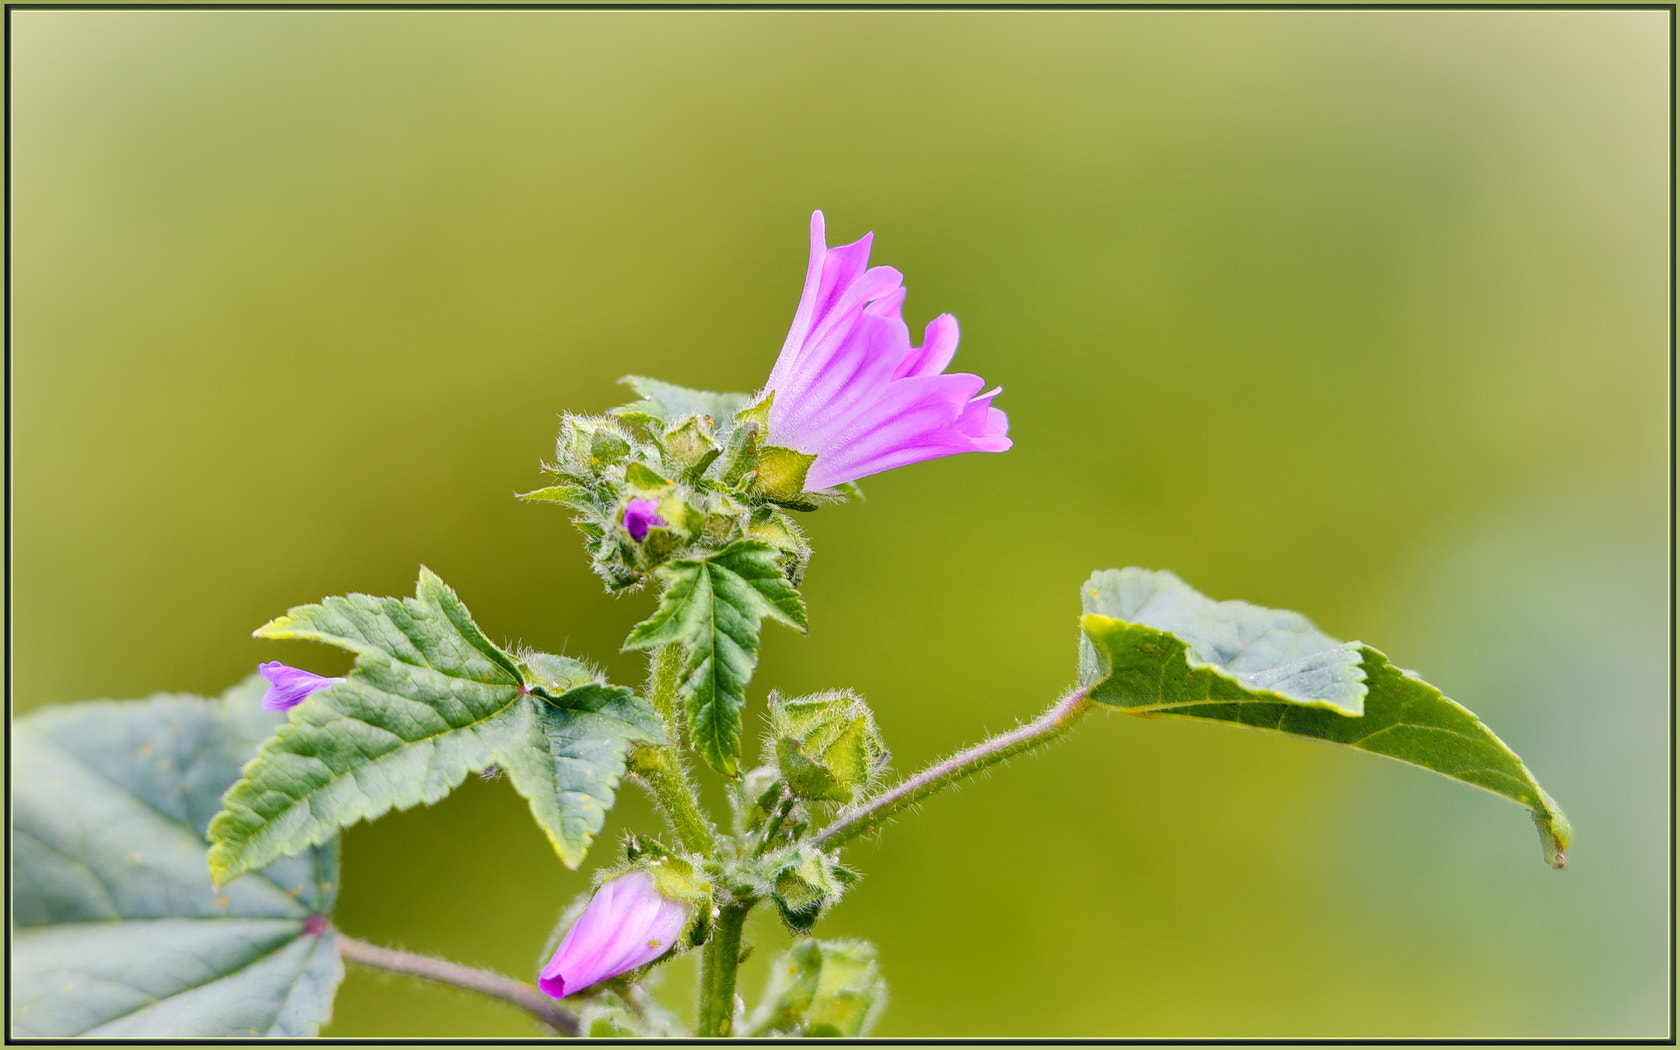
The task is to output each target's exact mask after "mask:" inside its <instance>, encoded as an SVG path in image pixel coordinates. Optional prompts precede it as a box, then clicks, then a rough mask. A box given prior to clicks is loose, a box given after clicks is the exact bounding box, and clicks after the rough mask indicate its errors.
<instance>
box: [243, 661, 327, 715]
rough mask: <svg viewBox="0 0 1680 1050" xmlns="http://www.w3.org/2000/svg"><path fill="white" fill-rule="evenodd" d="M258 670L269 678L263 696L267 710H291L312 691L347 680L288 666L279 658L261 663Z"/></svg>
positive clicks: (264, 706)
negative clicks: (266, 689) (324, 676)
mask: <svg viewBox="0 0 1680 1050" xmlns="http://www.w3.org/2000/svg"><path fill="white" fill-rule="evenodd" d="M257 670H259V671H261V672H262V676H263V677H264V678H266V679H268V692H266V693H264V694H263V698H262V705H263V710H265V711H289V710H291V709H292V708H294V707H296V706H297V705H299V704H301V703H303V702H304V701H305V700H307V699H308V698H309V695H310V694H311V693H318V692H320V691H321V690H323V689H326V688H328V687H329V686H335V685H337V684H338V683H340V682H342V681H344V680H345V679H343V678H322V677H321V676H320V675H318V674H310V673H309V672H308V671H300V670H298V669H297V668H295V667H287V666H286V665H285V664H283V663H281V662H279V661H278V660H275V661H272V662H270V663H266V664H259V665H258V667H257Z"/></svg>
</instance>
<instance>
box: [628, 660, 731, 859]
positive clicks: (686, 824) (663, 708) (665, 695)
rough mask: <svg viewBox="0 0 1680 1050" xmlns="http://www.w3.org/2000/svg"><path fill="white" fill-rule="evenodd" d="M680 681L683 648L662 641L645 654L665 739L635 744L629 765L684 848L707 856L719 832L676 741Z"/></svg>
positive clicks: (651, 697) (713, 851)
mask: <svg viewBox="0 0 1680 1050" xmlns="http://www.w3.org/2000/svg"><path fill="white" fill-rule="evenodd" d="M681 680H682V649H681V648H680V647H679V646H675V645H662V646H660V647H659V648H657V649H655V650H654V651H653V652H652V653H651V654H650V655H649V657H648V694H649V696H648V698H649V700H650V701H651V702H652V703H653V708H654V710H655V711H658V712H659V721H660V723H661V724H663V725H664V727H665V739H666V743H664V744H661V745H660V746H658V747H643V748H638V749H637V750H636V752H635V754H633V755H632V756H631V764H632V768H633V769H634V770H635V771H636V772H637V773H638V774H639V775H640V776H641V778H642V779H643V780H645V781H646V782H647V784H648V787H649V788H651V789H652V790H653V797H654V800H655V801H657V802H658V803H659V808H660V809H662V810H664V811H665V816H666V817H667V818H668V819H669V820H670V821H671V827H672V828H673V829H675V830H676V833H677V837H678V838H679V839H681V840H682V844H683V848H684V849H686V850H688V851H689V852H691V853H699V854H701V855H702V856H706V857H710V856H713V855H714V854H716V853H717V832H716V831H715V830H713V828H712V822H711V821H709V820H707V819H706V815H705V814H704V813H702V812H701V811H700V798H699V795H698V793H697V792H696V791H695V789H694V783H693V781H691V780H690V779H689V777H688V770H687V769H685V768H684V767H683V763H682V756H681V753H680V752H678V750H677V741H679V740H681V739H682V722H681V720H680V719H678V717H677V685H678V683H679V682H680V681H681Z"/></svg>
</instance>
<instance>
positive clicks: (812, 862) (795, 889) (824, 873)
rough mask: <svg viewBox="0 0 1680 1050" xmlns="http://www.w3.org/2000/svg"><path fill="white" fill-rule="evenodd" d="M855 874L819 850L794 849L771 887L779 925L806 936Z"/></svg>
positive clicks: (788, 854)
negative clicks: (779, 919) (781, 924)
mask: <svg viewBox="0 0 1680 1050" xmlns="http://www.w3.org/2000/svg"><path fill="white" fill-rule="evenodd" d="M855 881H857V873H856V872H854V871H852V870H851V869H850V868H847V867H845V866H844V865H842V864H840V863H839V862H838V861H836V860H835V859H834V858H833V857H831V856H829V855H828V854H826V853H823V852H821V851H820V850H815V849H809V848H806V847H803V846H795V847H794V848H793V849H791V850H789V851H788V853H787V854H786V856H785V857H784V859H783V862H782V864H781V867H780V868H779V869H778V870H777V871H776V874H775V876H774V879H773V881H772V883H771V889H770V899H771V900H772V901H774V902H775V904H776V910H777V911H778V912H780V913H781V916H782V923H783V924H784V925H786V926H787V928H788V929H789V930H792V931H793V932H794V933H809V932H811V927H812V926H815V925H816V923H817V920H818V919H819V918H821V917H822V913H823V912H825V911H827V910H828V909H829V907H830V906H832V905H833V904H834V903H835V902H836V901H838V900H839V899H840V895H841V894H842V893H844V892H845V890H846V887H847V886H849V885H851V884H852V883H853V882H855Z"/></svg>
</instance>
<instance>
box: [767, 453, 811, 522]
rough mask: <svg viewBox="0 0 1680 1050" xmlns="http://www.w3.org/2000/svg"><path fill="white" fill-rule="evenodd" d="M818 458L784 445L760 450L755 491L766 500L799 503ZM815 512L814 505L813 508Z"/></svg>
mask: <svg viewBox="0 0 1680 1050" xmlns="http://www.w3.org/2000/svg"><path fill="white" fill-rule="evenodd" d="M816 461H817V457H816V456H813V455H811V454H809V453H806V452H800V451H799V450H797V449H791V448H783V447H782V446H781V445H764V446H762V447H760V448H759V450H758V466H757V468H756V475H755V477H754V479H753V490H754V491H755V492H756V493H757V494H758V495H760V496H762V497H764V498H765V499H770V500H776V501H779V502H799V495H800V493H802V492H804V491H805V476H806V475H807V474H809V473H810V471H811V464H813V463H815V462H816ZM811 506H812V508H813V509H815V506H816V505H815V504H812V505H811Z"/></svg>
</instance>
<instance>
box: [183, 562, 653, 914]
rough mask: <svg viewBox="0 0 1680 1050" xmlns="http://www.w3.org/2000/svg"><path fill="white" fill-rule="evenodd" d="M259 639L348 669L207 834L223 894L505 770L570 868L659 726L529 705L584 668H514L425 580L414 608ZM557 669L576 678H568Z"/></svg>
mask: <svg viewBox="0 0 1680 1050" xmlns="http://www.w3.org/2000/svg"><path fill="white" fill-rule="evenodd" d="M256 633H257V636H258V637H262V638H306V639H312V640H315V641H322V642H327V643H329V644H332V645H337V646H339V647H341V648H344V649H348V650H350V651H351V652H353V653H355V654H356V664H355V667H354V668H353V669H352V670H351V672H350V674H349V677H348V680H347V681H345V682H342V683H340V684H338V685H335V686H333V687H331V688H330V689H326V690H323V691H321V692H319V693H316V694H314V695H313V696H311V697H310V698H309V699H308V700H306V701H304V702H303V703H302V704H300V705H298V706H297V707H296V708H294V709H293V710H292V712H291V718H290V721H289V722H287V723H286V724H284V725H282V726H281V727H280V729H279V731H278V732H277V733H276V734H275V735H274V736H272V737H270V738H269V740H268V741H267V742H266V743H265V744H263V746H262V750H261V751H260V752H259V753H258V755H257V757H256V758H255V759H254V760H253V761H252V762H251V764H250V765H248V766H246V768H245V777H244V779H242V780H240V781H239V783H237V784H235V785H234V787H233V788H232V790H230V791H229V792H228V793H227V796H226V797H225V798H224V799H223V810H222V812H221V813H220V814H218V815H217V816H216V818H215V820H213V821H212V822H211V824H210V838H211V841H212V842H213V843H214V845H213V846H212V848H211V850H210V871H211V875H212V877H213V878H214V879H215V881H216V883H217V884H218V885H222V884H225V883H227V882H228V881H230V880H232V879H234V878H237V877H238V876H239V875H240V874H242V873H243V872H245V871H248V870H250V869H252V868H255V867H260V866H261V865H263V864H267V863H268V862H269V861H271V860H273V859H274V858H276V857H280V856H283V855H285V854H289V853H295V852H297V851H299V850H302V849H304V848H305V847H307V846H310V845H313V844H315V843H318V842H323V841H325V840H326V839H328V838H330V837H331V836H332V835H334V834H335V833H336V832H337V830H338V829H339V828H342V827H346V826H348V825H350V824H353V823H355V822H357V821H359V820H371V819H373V818H375V817H378V816H381V815H383V814H384V813H386V812H388V811H389V810H391V809H392V808H396V809H407V808H409V807H411V806H415V805H430V804H431V803H434V802H437V801H438V800H439V799H441V798H443V797H444V796H445V795H447V794H449V792H451V791H453V790H454V789H455V788H456V787H457V786H459V785H460V784H461V782H462V781H463V780H465V779H466V777H467V775H468V774H469V773H476V772H480V771H482V770H484V769H486V768H488V767H489V766H492V765H498V766H501V767H503V768H505V769H507V770H508V771H509V773H510V778H509V779H510V780H511V781H512V783H513V786H514V788H515V790H517V791H519V792H520V793H521V794H522V795H524V796H525V797H526V799H527V800H528V801H529V802H530V804H531V813H532V815H533V816H534V817H535V818H536V819H537V823H538V824H539V825H541V826H542V829H543V831H544V833H545V834H547V835H548V838H549V841H550V842H551V843H553V845H554V848H555V850H556V852H558V853H559V854H560V858H561V860H562V861H564V862H565V864H566V865H567V866H568V867H572V868H576V867H577V866H578V865H579V864H580V863H582V861H583V857H584V854H585V852H586V851H587V849H588V846H589V843H590V842H591V840H592V838H593V836H594V833H595V832H597V831H599V830H600V828H601V826H602V821H603V820H604V816H605V811H606V810H607V809H608V808H610V807H611V806H612V803H613V793H614V790H615V789H616V787H617V784H618V780H619V778H620V776H621V775H622V774H623V771H624V761H625V754H626V752H627V750H628V748H629V746H630V744H631V743H632V742H633V741H635V740H638V739H649V737H648V736H647V733H646V731H645V730H646V727H648V726H650V725H656V722H655V721H654V716H653V715H652V712H651V710H649V709H647V705H646V703H645V702H643V701H641V700H639V699H636V698H634V697H631V696H629V695H628V694H624V695H621V696H617V697H616V698H615V700H614V702H613V703H611V704H605V703H604V704H602V705H598V706H597V707H595V708H593V709H592V708H590V706H589V705H587V704H573V705H571V706H570V707H567V708H565V709H561V708H559V707H555V706H554V704H553V703H552V702H550V701H548V700H541V699H538V698H536V697H535V696H533V695H531V693H532V691H533V690H536V689H541V690H543V691H544V692H545V693H550V694H553V695H555V696H560V695H563V694H565V692H566V690H569V689H572V688H574V687H575V686H576V685H577V684H578V679H579V677H580V676H582V675H583V674H584V673H585V672H587V668H583V665H581V664H577V662H576V661H567V660H565V659H564V658H561V657H545V658H541V659H538V658H536V657H532V658H531V660H530V663H521V662H520V661H517V660H515V659H514V658H513V657H512V656H510V655H509V654H508V653H506V652H504V651H503V650H501V649H500V648H498V647H497V646H496V645H495V644H494V643H492V642H491V641H490V640H489V639H488V638H486V637H485V636H484V632H482V631H480V630H479V629H478V626H477V625H476V624H474V623H473V620H472V616H471V614H470V613H468V612H467V609H466V606H464V605H462V604H461V601H460V599H459V598H457V597H456V596H455V592H454V591H452V590H450V589H449V587H448V586H446V585H445V584H444V583H443V581H442V580H440V579H438V578H437V577H436V576H435V575H433V574H432V573H431V572H429V571H428V570H426V569H421V571H420V583H419V586H418V588H417V590H416V596H415V597H414V598H403V599H398V598H375V597H370V596H368V595H365V594H352V595H350V596H349V597H343V598H328V599H326V600H325V601H323V602H322V603H320V604H319V605H304V606H300V607H298V608H296V609H293V610H292V611H291V612H290V613H288V614H287V615H286V616H282V617H281V618H279V619H278V620H275V621H273V622H272V623H269V624H266V625H265V626H263V627H261V628H259V629H258V630H257V632H256ZM544 661H550V662H549V663H546V664H545V663H544ZM545 666H546V667H547V668H548V672H547V674H546V676H545V674H544V667H545ZM561 666H565V667H570V668H574V669H576V668H582V671H576V670H574V671H571V672H567V673H568V674H569V675H570V677H562V676H561V675H560V674H559V673H558V672H557V671H556V670H555V668H558V667H561Z"/></svg>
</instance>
